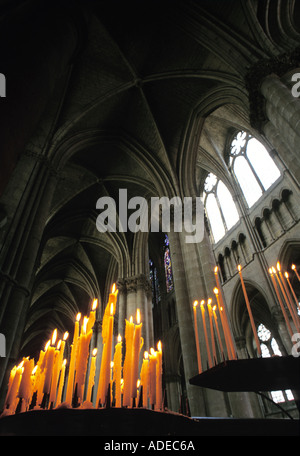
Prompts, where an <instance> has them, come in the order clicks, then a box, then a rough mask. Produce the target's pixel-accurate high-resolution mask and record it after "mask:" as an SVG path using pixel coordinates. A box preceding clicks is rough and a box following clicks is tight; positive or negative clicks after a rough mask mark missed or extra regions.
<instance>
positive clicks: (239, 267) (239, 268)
mask: <svg viewBox="0 0 300 456" xmlns="http://www.w3.org/2000/svg"><path fill="white" fill-rule="evenodd" d="M237 268H238V271H239V272H240V271H241V270H242V266H241V265H240V264H238V266H237Z"/></svg>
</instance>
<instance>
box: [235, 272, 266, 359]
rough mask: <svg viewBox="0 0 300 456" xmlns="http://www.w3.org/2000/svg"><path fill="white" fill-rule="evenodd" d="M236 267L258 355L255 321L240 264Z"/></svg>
mask: <svg viewBox="0 0 300 456" xmlns="http://www.w3.org/2000/svg"><path fill="white" fill-rule="evenodd" d="M237 269H238V271H239V276H240V280H241V285H242V289H243V293H244V298H245V302H246V306H247V310H248V315H249V318H250V323H251V327H252V331H253V335H254V339H255V343H256V348H257V354H258V356H261V348H260V343H259V340H258V335H257V331H256V327H255V322H254V318H253V315H252V311H251V306H250V302H249V299H248V295H247V292H246V287H245V284H244V279H243V275H242V266H241V265H240V264H239V265H238V267H237Z"/></svg>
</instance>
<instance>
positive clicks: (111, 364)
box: [110, 361, 114, 369]
mask: <svg viewBox="0 0 300 456" xmlns="http://www.w3.org/2000/svg"><path fill="white" fill-rule="evenodd" d="M113 367H114V362H113V361H111V362H110V368H111V369H112V368H113Z"/></svg>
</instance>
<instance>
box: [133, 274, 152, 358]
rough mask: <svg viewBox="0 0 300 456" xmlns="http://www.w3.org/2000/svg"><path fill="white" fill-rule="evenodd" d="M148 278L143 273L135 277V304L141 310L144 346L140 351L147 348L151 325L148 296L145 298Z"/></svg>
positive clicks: (148, 346)
mask: <svg viewBox="0 0 300 456" xmlns="http://www.w3.org/2000/svg"><path fill="white" fill-rule="evenodd" d="M149 286H150V284H149V280H147V277H146V276H145V275H144V274H140V275H139V276H138V277H137V295H136V306H137V308H139V309H140V311H141V317H142V322H143V326H142V337H143V339H144V346H143V349H142V351H143V352H144V351H145V350H149V348H150V345H149V327H151V326H152V327H153V321H152V320H153V318H152V312H151V314H149V312H148V298H147V290H148V288H149Z"/></svg>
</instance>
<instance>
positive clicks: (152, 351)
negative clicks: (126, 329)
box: [150, 347, 155, 356]
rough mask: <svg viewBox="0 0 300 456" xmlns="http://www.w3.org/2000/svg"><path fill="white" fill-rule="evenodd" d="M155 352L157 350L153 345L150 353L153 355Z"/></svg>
mask: <svg viewBox="0 0 300 456" xmlns="http://www.w3.org/2000/svg"><path fill="white" fill-rule="evenodd" d="M154 354H155V350H154V348H153V347H151V348H150V355H152V356H153V355H154Z"/></svg>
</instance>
